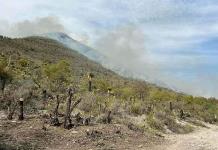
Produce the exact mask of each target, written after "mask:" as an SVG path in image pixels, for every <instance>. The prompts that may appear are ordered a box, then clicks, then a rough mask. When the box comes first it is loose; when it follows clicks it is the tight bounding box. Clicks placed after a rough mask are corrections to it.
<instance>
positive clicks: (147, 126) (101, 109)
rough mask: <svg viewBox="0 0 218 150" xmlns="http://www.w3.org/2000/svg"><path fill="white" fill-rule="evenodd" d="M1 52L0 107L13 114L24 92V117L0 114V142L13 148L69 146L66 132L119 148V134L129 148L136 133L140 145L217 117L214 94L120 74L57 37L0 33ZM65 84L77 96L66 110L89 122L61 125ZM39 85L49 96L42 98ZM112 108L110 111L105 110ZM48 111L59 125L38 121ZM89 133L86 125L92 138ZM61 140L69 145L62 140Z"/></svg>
mask: <svg viewBox="0 0 218 150" xmlns="http://www.w3.org/2000/svg"><path fill="white" fill-rule="evenodd" d="M0 53H1V56H0V69H1V70H0V79H1V89H2V93H1V97H0V102H1V105H0V109H1V110H2V111H3V112H6V110H7V109H8V110H9V113H10V110H12V109H13V108H14V109H13V110H14V112H13V116H11V117H12V118H13V119H15V118H16V114H19V111H18V110H19V109H18V107H17V105H16V103H17V101H18V100H19V99H20V98H23V99H24V114H25V115H24V117H25V118H24V121H23V122H22V121H17V122H13V121H10V119H9V121H8V120H7V119H5V117H2V118H3V119H1V117H0V119H1V124H0V140H1V141H3V142H1V141H0V149H1V146H2V147H3V146H4V147H7V146H8V145H10V146H12V147H11V149H13V148H14V147H16V146H17V145H19V146H20V149H25V146H26V147H31V149H37V148H39V147H40V148H42V149H44V148H45V147H44V146H45V145H46V147H49V148H50V149H54V147H56V146H57V147H56V148H57V149H58V146H59V148H62V147H60V146H65V148H66V149H67V148H68V149H69V148H72V147H73V146H74V145H73V144H72V143H73V141H71V142H69V141H70V140H72V138H74V143H75V142H76V144H75V145H76V146H77V148H78V147H79V148H81V149H87V148H89V149H91V148H92V149H93V148H96V147H97V148H99V149H104V148H105V147H107V148H108V147H110V146H111V147H112V148H111V149H118V148H119V149H126V148H127V147H125V145H123V146H124V147H119V146H121V145H120V143H123V142H124V141H125V140H129V143H127V145H126V146H129V147H130V149H135V147H131V146H133V145H134V144H135V142H136V141H134V139H135V138H138V139H140V140H138V141H137V144H138V145H139V148H141V147H142V146H140V145H141V144H142V143H146V140H147V142H148V141H151V143H152V142H153V143H155V142H159V138H158V136H161V135H162V134H163V133H178V134H181V133H188V132H191V131H192V130H193V129H194V127H196V126H204V123H203V122H207V123H211V124H216V123H217V118H216V116H218V101H217V100H216V99H214V98H210V99H206V98H203V97H193V96H191V95H186V94H183V93H177V92H174V91H172V90H169V89H166V88H162V87H158V86H156V85H153V84H150V83H147V82H144V81H141V80H135V79H130V78H124V77H122V76H119V75H117V74H116V73H114V72H113V71H110V70H108V69H105V68H104V67H102V66H101V65H100V64H98V63H96V62H94V61H91V60H89V59H88V58H87V57H85V56H82V55H81V54H79V53H78V52H76V51H74V50H72V49H69V48H67V47H65V46H64V45H62V44H60V43H58V42H57V41H55V40H51V39H47V38H43V37H28V38H22V39H21V38H20V39H19V38H17V39H11V38H6V37H0ZM4 81H6V82H4ZM90 82H91V86H89V85H90ZM3 83H4V85H5V86H4V88H3ZM69 88H73V89H75V94H74V95H73V102H77V101H78V100H79V99H80V98H81V102H80V101H79V104H78V107H76V108H75V109H74V110H73V113H72V114H70V117H71V118H75V116H76V114H78V113H79V114H80V115H81V117H82V118H89V120H90V121H89V123H90V124H89V125H88V126H83V125H84V124H83V123H82V125H81V126H80V125H78V127H77V125H76V126H74V128H73V129H70V130H65V129H63V128H62V124H63V120H64V114H65V112H66V108H67V106H66V105H67V104H68V103H67V100H68V94H69V93H70V92H69V91H68V90H69ZM45 90H46V92H47V93H46V94H47V95H45V97H43V91H45ZM56 99H59V100H60V101H59V104H60V105H58V106H59V107H58V113H57V114H55V113H54V114H53V112H54V109H55V108H56ZM110 113H111V116H112V117H111V116H109V117H108V115H109V114H110ZM6 114H7V113H6ZM7 115H8V114H7ZM49 115H57V116H55V117H57V119H58V120H59V122H60V126H58V127H56V126H53V124H52V123H50V121H44V122H43V121H41V120H49V119H51V118H49ZM2 116H4V115H2ZM42 116H45V119H42V118H43V117H42ZM7 117H8V116H7ZM105 117H106V121H105ZM107 117H108V118H109V120H110V121H109V120H107V119H108V118H107ZM26 118H28V119H26ZM2 120H3V121H2ZM72 120H73V119H72ZM42 122H43V123H42ZM105 123H106V124H105ZM91 124H92V125H91ZM42 128H43V130H42ZM44 129H45V131H44ZM74 130H75V131H74ZM87 130H88V131H87ZM90 130H92V131H94V132H91V131H90ZM96 130H97V131H96ZM69 131H70V134H69ZM73 131H74V133H75V134H74V133H73ZM87 132H91V134H90V135H91V137H90V135H89V133H87ZM77 133H78V134H77ZM80 133H81V134H80ZM114 133H116V134H115V136H114ZM21 134H23V135H22V136H20V135H21ZM86 134H87V135H86ZM155 135H156V136H155ZM87 136H88V137H87ZM93 136H94V137H93ZM26 137H29V139H27V138H26ZM51 139H53V140H51ZM59 139H61V140H59ZM44 140H47V141H48V142H47V143H46V142H45V141H44ZM23 141H25V142H23ZM160 141H161V140H160ZM67 142H68V144H69V145H64V144H66V143H67ZM107 142H109V143H107ZM34 143H35V145H34ZM13 146H14V147H13ZM37 146H39V147H37ZM49 148H48V149H49ZM107 148H105V149H107ZM8 149H10V147H9V148H8ZM14 149H15V148H14ZM27 149H28V148H27ZM108 149H109V148H108Z"/></svg>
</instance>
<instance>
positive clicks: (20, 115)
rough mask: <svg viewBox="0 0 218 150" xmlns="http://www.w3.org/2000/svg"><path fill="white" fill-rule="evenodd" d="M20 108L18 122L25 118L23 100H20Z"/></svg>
mask: <svg viewBox="0 0 218 150" xmlns="http://www.w3.org/2000/svg"><path fill="white" fill-rule="evenodd" d="M19 106H20V114H19V118H18V120H23V119H24V116H23V98H20V100H19Z"/></svg>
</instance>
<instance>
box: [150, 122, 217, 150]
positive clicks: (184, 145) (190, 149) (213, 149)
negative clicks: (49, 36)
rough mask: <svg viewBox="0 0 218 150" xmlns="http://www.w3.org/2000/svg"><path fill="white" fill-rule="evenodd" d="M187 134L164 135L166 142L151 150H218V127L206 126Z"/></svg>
mask: <svg viewBox="0 0 218 150" xmlns="http://www.w3.org/2000/svg"><path fill="white" fill-rule="evenodd" d="M207 126H208V127H209V128H199V129H197V130H196V131H194V132H192V133H189V134H182V135H178V134H175V135H166V139H167V141H168V142H166V143H164V144H161V145H157V146H154V147H153V148H151V149H152V150H218V126H214V125H207Z"/></svg>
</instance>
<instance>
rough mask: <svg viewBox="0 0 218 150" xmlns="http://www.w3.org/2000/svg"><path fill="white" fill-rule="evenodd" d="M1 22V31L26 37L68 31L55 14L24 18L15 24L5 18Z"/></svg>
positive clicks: (12, 35) (8, 34)
mask: <svg viewBox="0 0 218 150" xmlns="http://www.w3.org/2000/svg"><path fill="white" fill-rule="evenodd" d="M0 23H1V26H0V33H1V34H3V35H7V36H10V37H25V36H32V35H38V34H43V33H48V32H66V30H65V28H64V26H63V25H62V24H61V23H60V21H59V19H58V18H57V17H55V16H48V17H41V18H36V19H35V20H24V21H22V22H17V23H14V24H9V23H8V22H7V21H3V20H2V21H0Z"/></svg>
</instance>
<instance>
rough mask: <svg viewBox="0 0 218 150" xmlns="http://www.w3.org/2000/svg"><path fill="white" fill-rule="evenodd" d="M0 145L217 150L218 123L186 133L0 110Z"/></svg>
mask: <svg viewBox="0 0 218 150" xmlns="http://www.w3.org/2000/svg"><path fill="white" fill-rule="evenodd" d="M0 116H1V117H0V118H1V119H0V149H1V150H3V149H4V150H5V149H6V150H13V149H26V150H27V149H47V150H60V149H61V150H83V149H84V150H114V149H119V150H126V149H130V150H187V149H189V150H217V149H218V143H217V139H218V127H217V126H214V125H207V126H208V127H207V128H203V127H196V130H195V131H194V132H192V133H189V134H173V133H170V134H165V135H163V137H162V136H161V137H160V136H157V135H153V134H149V133H142V132H141V131H138V130H134V129H132V128H130V127H128V126H126V125H122V124H93V125H90V126H79V127H76V128H72V129H70V130H66V129H63V127H52V126H49V125H45V128H42V127H43V123H42V120H41V119H40V117H37V116H28V117H27V118H26V119H25V120H24V121H17V120H13V121H8V120H7V119H6V118H5V117H6V116H5V114H4V112H1V111H0Z"/></svg>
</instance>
